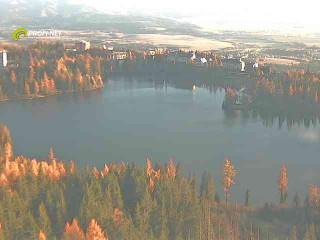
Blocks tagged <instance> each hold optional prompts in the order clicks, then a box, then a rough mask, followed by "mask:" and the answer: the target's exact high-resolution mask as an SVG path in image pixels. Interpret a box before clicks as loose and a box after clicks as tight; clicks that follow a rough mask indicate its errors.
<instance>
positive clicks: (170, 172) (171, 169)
mask: <svg viewBox="0 0 320 240" xmlns="http://www.w3.org/2000/svg"><path fill="white" fill-rule="evenodd" d="M167 173H168V176H169V177H172V178H175V177H176V175H177V170H176V167H175V165H174V162H173V160H172V159H170V160H169V165H168V168H167Z"/></svg>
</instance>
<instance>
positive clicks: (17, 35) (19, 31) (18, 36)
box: [12, 28, 27, 40]
mask: <svg viewBox="0 0 320 240" xmlns="http://www.w3.org/2000/svg"><path fill="white" fill-rule="evenodd" d="M25 36H27V30H26V29H25V28H18V29H17V30H15V31H14V32H13V33H12V37H13V39H15V40H21V39H22V38H24V37H25Z"/></svg>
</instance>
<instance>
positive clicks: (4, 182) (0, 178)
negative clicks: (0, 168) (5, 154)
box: [0, 173, 9, 187]
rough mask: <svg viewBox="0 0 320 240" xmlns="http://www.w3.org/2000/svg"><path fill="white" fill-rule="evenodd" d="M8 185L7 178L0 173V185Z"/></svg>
mask: <svg viewBox="0 0 320 240" xmlns="http://www.w3.org/2000/svg"><path fill="white" fill-rule="evenodd" d="M8 185H9V182H8V179H7V177H6V175H4V174H3V173H1V175H0V187H5V186H8Z"/></svg>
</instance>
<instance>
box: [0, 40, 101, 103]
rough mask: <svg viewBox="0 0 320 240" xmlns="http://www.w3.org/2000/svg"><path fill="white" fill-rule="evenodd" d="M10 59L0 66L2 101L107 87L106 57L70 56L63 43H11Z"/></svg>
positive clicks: (0, 97)
mask: <svg viewBox="0 0 320 240" xmlns="http://www.w3.org/2000/svg"><path fill="white" fill-rule="evenodd" d="M8 49H9V51H10V52H9V54H10V56H9V61H8V66H7V67H6V68H2V69H0V101H1V100H2V101H6V100H8V99H32V98H40V97H45V96H49V95H56V94H61V93H68V92H79V91H89V90H93V89H97V88H101V87H103V85H104V83H103V76H102V74H103V73H102V70H101V63H102V61H103V60H102V59H101V58H99V57H92V56H91V55H89V54H84V53H83V54H77V55H75V56H71V57H69V56H68V55H67V53H66V51H65V49H64V46H63V44H60V43H58V42H38V43H34V44H30V45H28V46H21V45H14V46H11V45H9V47H8Z"/></svg>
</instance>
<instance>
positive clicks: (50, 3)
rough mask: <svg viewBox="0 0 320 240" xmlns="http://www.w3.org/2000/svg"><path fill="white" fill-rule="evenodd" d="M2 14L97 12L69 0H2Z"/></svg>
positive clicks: (16, 15) (11, 15) (38, 14)
mask: <svg viewBox="0 0 320 240" xmlns="http://www.w3.org/2000/svg"><path fill="white" fill-rule="evenodd" d="M0 4H1V5H2V7H1V9H0V15H2V16H7V17H8V16H10V17H11V18H12V17H37V16H38V17H53V16H57V15H61V16H71V15H72V14H74V13H81V12H85V11H90V12H97V10H96V9H95V8H93V7H89V6H87V5H84V4H71V3H69V1H67V0H13V1H12V0H0Z"/></svg>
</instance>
